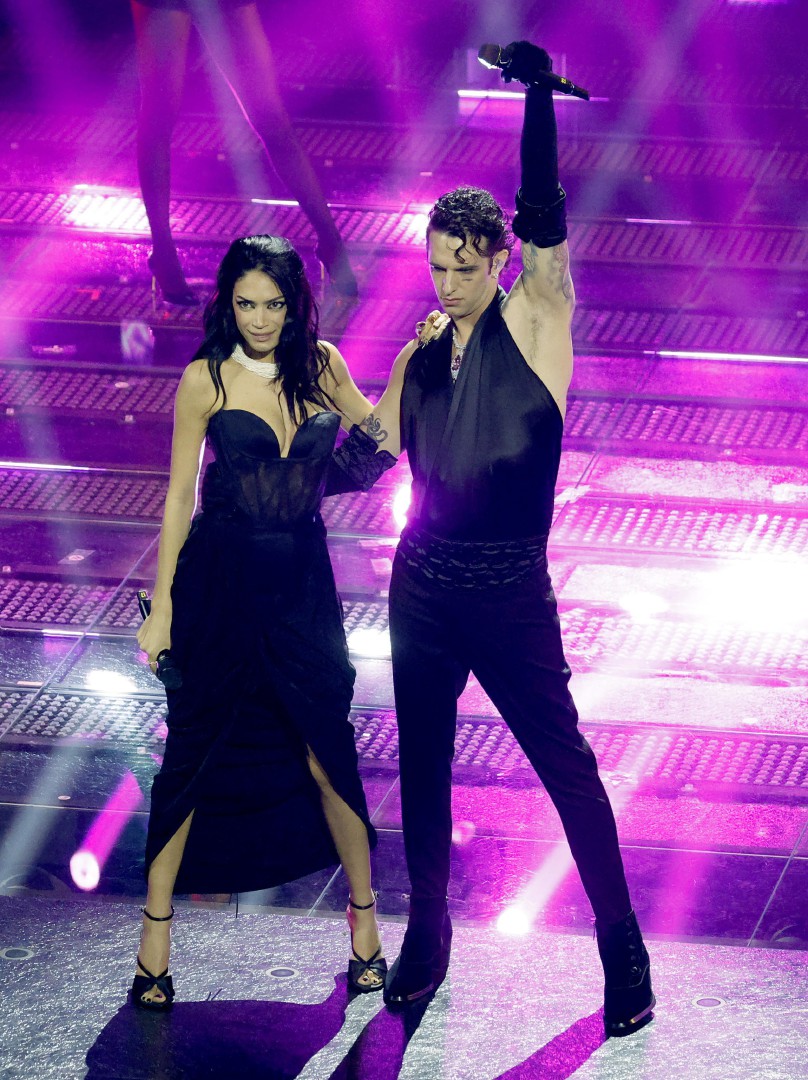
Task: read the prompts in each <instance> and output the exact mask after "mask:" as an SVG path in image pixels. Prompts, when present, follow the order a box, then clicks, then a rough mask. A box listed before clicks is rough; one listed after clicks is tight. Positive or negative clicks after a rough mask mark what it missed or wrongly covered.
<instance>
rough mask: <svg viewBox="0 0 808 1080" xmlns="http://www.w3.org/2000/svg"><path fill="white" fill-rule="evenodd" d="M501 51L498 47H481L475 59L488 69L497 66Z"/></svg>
mask: <svg viewBox="0 0 808 1080" xmlns="http://www.w3.org/2000/svg"><path fill="white" fill-rule="evenodd" d="M501 56H502V49H501V48H500V46H499V45H490V44H489V45H481V46H480V48H479V51H478V52H477V59H478V60H479V61H480V63H481V64H484V65H485V66H486V67H488V68H495V67H498V66H499V61H500V57H501Z"/></svg>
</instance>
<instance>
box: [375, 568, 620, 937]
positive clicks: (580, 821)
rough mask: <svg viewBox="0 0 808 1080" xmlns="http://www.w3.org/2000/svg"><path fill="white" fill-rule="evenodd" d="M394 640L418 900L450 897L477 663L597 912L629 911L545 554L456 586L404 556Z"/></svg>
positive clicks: (610, 917)
mask: <svg viewBox="0 0 808 1080" xmlns="http://www.w3.org/2000/svg"><path fill="white" fill-rule="evenodd" d="M390 638H391V644H392V657H393V682H394V686H395V697H396V712H397V715H398V727H399V746H400V749H399V755H400V768H401V800H402V820H403V828H404V847H405V852H406V857H407V868H408V870H409V875H410V883H411V887H412V896H413V898H419V899H437V898H439V897H445V896H446V895H447V889H448V884H449V859H450V851H451V838H452V821H451V777H452V774H451V763H452V757H453V754H454V742H455V729H456V719H457V698H458V697H459V695H460V694H461V693H462V691H463V688H464V687H465V685H466V680H467V679H468V676H469V672H470V671H473V672H474V674H475V675H476V677H477V679H478V681H479V683H480V685H481V686H482V688H483V689H484V690H485V691H486V693H487V694H488V696H489V697H490V698H491V700H492V702H493V703H494V705H495V706H496V708H497V710H498V711H499V713H500V714H501V716H502V718H503V719H504V721H505V722H506V724H507V725H508V727H509V728H510V729H511V731H512V732H513V734H514V735H515V737H516V739H517V740H518V742H519V743H520V745H521V747H522V749H523V750H524V751H525V754H526V755H527V757H528V759H529V761H530V763H531V764H532V766H533V768H534V769H535V770H536V772H537V773H538V775H539V777H540V779H541V781H542V783H543V784H544V787H545V788H546V790H547V792H548V794H549V796H550V798H551V799H552V801H553V803H554V805H555V807H556V809H557V810H558V813H559V814H560V816H561V821H562V824H563V826H564V831H565V833H566V836H567V840H568V842H569V846H570V849H571V851H572V855H573V858H574V859H575V862H576V865H577V867H578V872H579V873H580V875H581V880H582V882H583V885H584V888H585V890H586V893H587V896H588V897H589V900H590V902H591V904H592V908H593V910H594V912H595V915H596V917H597V918H598V919H602V920H604V921H607V922H615V921H617V920H618V919H621V918H623V917H624V916H625V915H627V914H628V912H629V911H630V910H631V901H630V899H629V893H628V887H627V885H626V879H625V874H624V872H623V862H622V859H621V856H620V849H619V847H618V842H617V829H616V827H615V821H614V814H613V813H612V808H611V805H610V804H609V799H608V796H607V794H606V791H605V790H604V787H603V784H602V783H601V780H600V777H599V776H598V769H597V763H596V761H595V757H594V754H593V753H592V750H591V749H590V747H589V744H588V743H587V742H586V740H585V739H584V737H583V736H582V735H581V733H580V732H579V731H578V714H577V712H576V709H575V704H574V702H573V700H572V697H571V695H570V692H569V688H568V683H569V678H570V670H569V668H568V667H567V663H566V660H565V659H564V652H563V648H562V644H561V632H560V627H559V622H558V614H557V610H556V601H555V596H554V595H553V590H552V586H551V583H550V578H549V576H548V574H547V567H546V563H545V562H542V563H541V564H540V565H539V566H538V567H536V568H535V569H533V570H531V571H530V573H529V575H528V577H527V578H523V579H521V580H520V581H518V582H516V583H514V584H511V585H506V586H494V587H487V588H471V589H470V588H464V587H450V586H446V585H443V584H439V583H436V582H433V581H430V580H429V579H428V578H426V577H425V576H424V575H423V573H422V572H421V571H420V569H417V568H414V567H412V566H411V565H409V564H408V563H407V562H405V560H404V559H403V558H402V556H401V554H400V553H399V554H397V556H396V559H395V562H394V564H393V575H392V580H391V585H390Z"/></svg>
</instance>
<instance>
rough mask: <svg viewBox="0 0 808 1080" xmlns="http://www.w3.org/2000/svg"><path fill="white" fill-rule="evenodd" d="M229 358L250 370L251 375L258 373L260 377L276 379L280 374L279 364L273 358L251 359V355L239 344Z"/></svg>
mask: <svg viewBox="0 0 808 1080" xmlns="http://www.w3.org/2000/svg"><path fill="white" fill-rule="evenodd" d="M230 359H231V360H235V361H236V363H237V364H241V366H242V367H244V368H246V369H247V371H251V372H252V373H253V375H260V376H261V378H262V379H267V380H272V379H277V377H278V375H279V374H280V370H281V368H280V364H276V363H275V362H274V361H273V360H253V358H252V357H251V356H247V354H246V353H245V351H244V350H243V349H242V347H241V345H236V346H235V348H234V349H233V352H232V353H231V356H230Z"/></svg>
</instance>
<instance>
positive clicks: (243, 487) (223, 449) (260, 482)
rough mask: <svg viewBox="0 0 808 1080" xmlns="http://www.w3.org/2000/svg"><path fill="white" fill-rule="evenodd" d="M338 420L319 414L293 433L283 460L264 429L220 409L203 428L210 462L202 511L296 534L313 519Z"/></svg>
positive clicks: (250, 416) (257, 421)
mask: <svg viewBox="0 0 808 1080" xmlns="http://www.w3.org/2000/svg"><path fill="white" fill-rule="evenodd" d="M339 423H340V421H339V416H337V414H336V413H332V412H319V413H315V414H314V415H313V416H310V417H308V419H307V420H304V422H303V423H302V424H301V426H300V427H299V428H298V429H297V431H296V432H295V435H294V438H293V439H292V445H291V446H290V447H289V454H288V456H287V457H282V456H281V448H280V445H279V443H278V437H277V435H276V434H275V432H274V431H273V429H272V428H271V427H270V426H269V424H268V423H267V422H266V421H265V420H263V419H262V418H261V417H260V416H257V415H256V414H255V413H251V412H248V411H246V410H244V409H228V408H225V409H220V410H219V411H218V412H217V413H214V415H213V416H212V417H211V419H210V422H209V423H208V436H207V437H208V444H209V445H210V447H211V449H212V450H213V453H214V454H215V456H216V460H215V461H213V462H211V464H210V465H209V466H208V467H207V469H206V470H205V477H204V480H203V483H202V510H203V512H204V513H205V515H206V516H208V515H210V516H213V517H219V518H236V519H238V520H240V521H241V522H242V523H243V524H249V525H251V526H252V527H254V528H259V529H270V530H273V529H279V530H285V529H296V528H298V527H300V526H304V525H306V524H310V523H311V522H313V521H314V520H316V518H317V514H318V512H319V509H320V503H321V501H322V498H323V491H324V488H325V478H326V471H327V469H328V466H329V462H330V460H331V454H332V453H333V450H334V444H335V442H336V439H337V432H338V431H339Z"/></svg>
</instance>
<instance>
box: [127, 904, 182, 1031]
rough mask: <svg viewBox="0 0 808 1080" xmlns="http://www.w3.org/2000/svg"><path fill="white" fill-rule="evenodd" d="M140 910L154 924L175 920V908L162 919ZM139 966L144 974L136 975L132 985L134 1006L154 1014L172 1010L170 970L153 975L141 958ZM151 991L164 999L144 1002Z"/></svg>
mask: <svg viewBox="0 0 808 1080" xmlns="http://www.w3.org/2000/svg"><path fill="white" fill-rule="evenodd" d="M140 910H141V911H142V912H143V914H144V915H145V916H146V918H147V919H151V921H152V922H169V921H170V920H171V919H173V918H174V908H173V907H172V908H171V914H170V915H164V916H163V917H162V918H161V919H160V918H157V916H155V915H150V914H149V913H148V911H146V909H145V908H141V909H140ZM137 966H138V967H139V968H140V970H141V971H142V972H143V974H142V975H135V979H134V982H133V983H132V1004H133V1005H135V1006H136V1007H137V1008H138V1009H151V1010H152V1011H153V1012H163V1011H164V1010H166V1009H168V1008H170V1007H171V1003H172V1001H173V1000H174V983H173V980H172V978H171V976H170V975H169V974H168V968H166V969H165V971H164V972H163V973H162V975H152V973H151V972H150V971H149V969H148V968H147V967H145V966H144V964H143V961H142V960H141V959H140V956H138V958H137ZM150 990H159V991H160V993H161V994H162V995H163V997H162V998H160V999H158V1000H153V999H152V1000H144V997H143V995H144V994H148V993H149V991H150Z"/></svg>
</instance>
